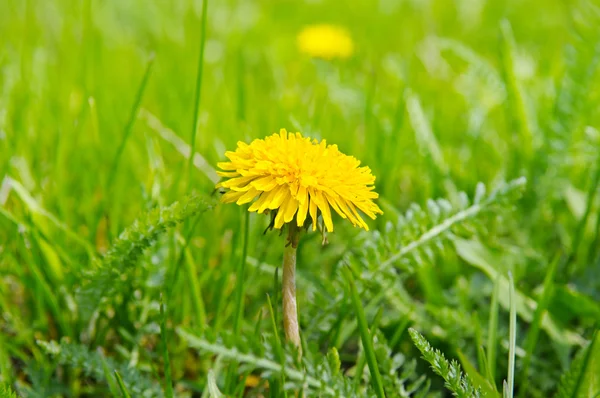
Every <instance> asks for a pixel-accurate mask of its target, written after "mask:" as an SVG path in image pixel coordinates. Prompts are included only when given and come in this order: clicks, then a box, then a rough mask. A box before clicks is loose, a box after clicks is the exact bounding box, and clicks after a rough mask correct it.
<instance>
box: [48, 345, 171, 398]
mask: <svg viewBox="0 0 600 398" xmlns="http://www.w3.org/2000/svg"><path fill="white" fill-rule="evenodd" d="M37 343H38V345H39V346H40V347H42V349H44V351H46V353H47V354H49V355H51V356H53V357H54V358H56V360H57V361H58V363H60V364H62V365H68V366H72V367H74V368H78V369H82V370H83V372H84V373H85V374H86V375H87V376H89V377H92V378H94V379H95V380H99V381H105V382H106V381H107V380H106V372H105V368H104V366H106V367H108V368H109V369H110V370H111V371H113V372H114V371H117V372H118V373H119V375H120V376H121V378H122V380H123V384H124V385H125V387H126V388H127V390H128V391H130V393H131V394H133V396H135V397H144V398H154V397H163V392H162V390H161V388H160V386H159V385H158V383H156V382H155V381H153V380H152V379H150V378H148V377H147V376H145V375H144V374H142V373H141V372H140V371H139V370H137V369H136V368H134V367H130V366H129V365H128V364H126V363H118V362H116V361H114V360H113V359H112V358H104V357H103V356H102V355H101V354H100V353H99V352H92V351H90V350H89V349H88V348H87V347H86V346H84V345H81V344H74V343H68V342H67V341H62V342H61V343H57V342H56V341H50V342H46V341H38V342H37Z"/></svg>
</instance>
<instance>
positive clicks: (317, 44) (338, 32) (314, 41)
mask: <svg viewBox="0 0 600 398" xmlns="http://www.w3.org/2000/svg"><path fill="white" fill-rule="evenodd" d="M298 48H299V49H300V51H301V52H303V53H305V54H308V55H310V56H311V57H315V58H323V59H333V58H348V57H350V56H351V55H352V53H353V52H354V44H353V43H352V38H351V37H350V34H349V33H348V31H347V30H346V29H344V28H342V27H340V26H334V25H327V24H321V25H311V26H307V27H305V28H304V29H303V30H302V31H301V32H300V33H299V34H298Z"/></svg>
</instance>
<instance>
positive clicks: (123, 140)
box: [106, 54, 154, 191]
mask: <svg viewBox="0 0 600 398" xmlns="http://www.w3.org/2000/svg"><path fill="white" fill-rule="evenodd" d="M152 65H154V54H151V55H150V58H149V59H148V62H147V63H146V70H145V72H144V77H143V78H142V82H141V83H140V86H139V87H138V90H137V93H136V95H135V100H134V102H133V106H132V107H131V111H130V113H129V119H128V120H127V125H126V126H125V130H124V132H123V137H122V138H121V142H120V143H119V147H118V148H117V153H116V154H115V157H114V159H113V161H112V166H111V168H110V172H109V173H108V178H107V180H106V181H107V182H106V189H107V190H108V191H111V190H112V189H113V188H112V187H113V183H114V179H115V177H116V175H117V171H118V169H119V163H120V161H121V156H122V155H123V151H124V150H125V146H126V145H127V141H128V140H129V137H130V136H131V132H132V131H133V125H134V124H135V121H136V120H137V115H138V110H139V109H140V104H141V103H142V99H143V97H144V92H145V91H146V86H147V85H148V80H149V79H150V73H151V72H152Z"/></svg>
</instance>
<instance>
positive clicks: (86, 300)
mask: <svg viewBox="0 0 600 398" xmlns="http://www.w3.org/2000/svg"><path fill="white" fill-rule="evenodd" d="M209 208H210V205H209V204H208V202H207V200H206V199H205V198H203V197H199V196H192V197H188V198H186V199H184V200H182V201H180V202H175V203H173V204H172V205H170V206H169V207H165V208H156V209H153V210H151V211H150V212H148V213H147V214H145V215H144V216H142V217H141V218H139V219H137V220H136V221H135V222H134V223H133V224H132V225H131V226H130V227H129V228H127V229H125V230H124V231H123V232H122V233H121V235H120V236H119V238H118V239H117V240H116V242H115V243H114V244H113V245H112V246H111V248H110V249H109V250H108V252H107V253H106V254H105V255H104V256H103V257H102V258H101V259H100V260H98V261H97V262H96V264H95V266H94V267H93V268H92V269H91V270H89V271H87V272H86V273H85V276H84V283H83V286H82V287H81V289H80V290H79V292H78V293H77V303H78V306H79V308H80V310H81V313H82V314H84V315H85V314H87V316H91V314H92V313H93V312H94V311H95V310H96V308H97V307H98V305H100V303H101V301H102V299H103V298H105V297H113V296H114V295H115V294H117V292H119V291H120V286H121V285H123V284H125V283H127V275H128V274H129V273H131V272H132V271H133V270H134V266H135V264H136V263H137V262H138V261H139V259H140V257H141V256H142V255H143V253H144V250H145V249H147V248H149V247H150V246H151V245H152V244H154V243H155V242H156V240H157V239H158V237H159V236H160V235H161V234H163V233H164V232H165V231H166V230H167V229H169V228H172V227H174V226H176V225H177V224H179V223H182V222H184V221H186V220H188V219H190V218H191V217H193V216H195V215H197V214H198V213H201V212H204V211H206V210H208V209H209Z"/></svg>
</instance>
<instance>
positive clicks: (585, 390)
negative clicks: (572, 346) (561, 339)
mask: <svg viewBox="0 0 600 398" xmlns="http://www.w3.org/2000/svg"><path fill="white" fill-rule="evenodd" d="M599 340H600V333H598V332H597V331H596V333H594V337H593V338H592V341H591V342H590V344H589V345H588V346H587V347H585V348H583V349H581V351H580V352H579V353H578V354H577V356H576V357H575V359H574V360H573V362H571V367H570V368H569V370H568V371H567V372H566V373H565V374H564V375H563V376H562V377H561V378H560V386H559V388H558V393H557V394H556V398H584V397H597V396H598V395H599V394H600V341H599Z"/></svg>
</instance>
